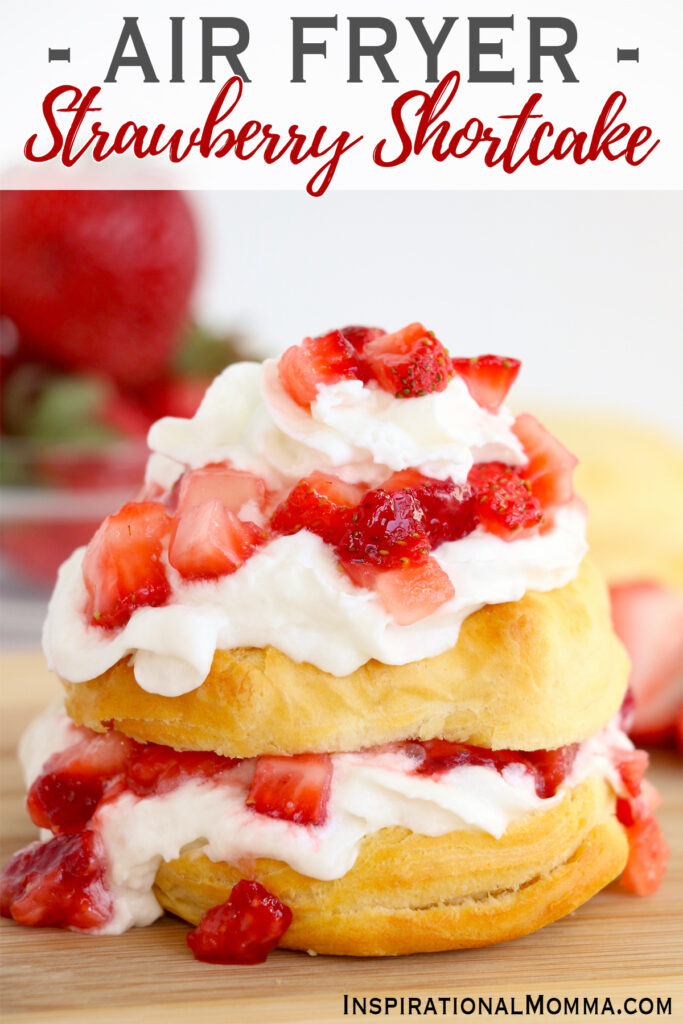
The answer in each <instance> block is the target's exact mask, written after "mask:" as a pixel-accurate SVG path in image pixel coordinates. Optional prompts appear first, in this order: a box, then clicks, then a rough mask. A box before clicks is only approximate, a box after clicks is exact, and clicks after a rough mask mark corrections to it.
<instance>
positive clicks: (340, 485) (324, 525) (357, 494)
mask: <svg viewBox="0 0 683 1024" xmlns="http://www.w3.org/2000/svg"><path fill="white" fill-rule="evenodd" d="M362 496H363V488H362V487H357V486H356V485H355V484H347V483H344V482H343V481H342V480H339V479H337V477H334V476H328V475H326V474H324V473H312V474H311V476H308V477H306V478H305V479H303V480H300V481H299V483H298V484H297V485H296V487H294V488H293V489H292V490H291V491H290V492H289V494H288V495H287V497H286V498H285V500H284V501H283V502H281V503H280V504H279V505H278V507H277V508H276V509H275V512H274V513H273V516H272V519H271V526H272V528H273V529H274V530H275V531H276V532H277V533H283V534H291V533H298V531H299V530H303V529H306V530H310V531H311V533H316V534H317V535H318V536H319V537H322V539H323V540H324V541H326V542H327V543H328V544H336V543H338V541H339V540H340V539H341V536H342V534H343V532H344V530H345V529H346V524H347V520H348V513H349V510H350V509H351V508H354V507H355V506H356V505H357V504H358V502H359V501H360V500H361V498H362Z"/></svg>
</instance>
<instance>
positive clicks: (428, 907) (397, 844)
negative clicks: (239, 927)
mask: <svg viewBox="0 0 683 1024" xmlns="http://www.w3.org/2000/svg"><path fill="white" fill-rule="evenodd" d="M612 806H613V797H612V795H611V793H610V791H609V789H608V787H607V786H606V785H605V783H603V782H598V781H597V780H590V781H587V782H584V783H582V784H581V785H580V786H578V787H576V789H575V790H573V791H571V792H570V793H569V794H567V796H566V797H565V798H564V799H563V800H561V801H560V802H558V803H557V804H556V805H555V806H553V807H552V808H550V809H549V810H547V811H542V812H537V813H535V814H533V815H530V816H528V817H527V818H526V819H523V820H522V821H520V822H517V823H515V824H513V825H512V826H511V827H510V828H508V830H507V831H506V832H505V834H504V835H503V836H502V837H501V838H500V839H498V840H497V839H494V838H493V837H492V836H489V835H487V834H485V833H481V832H451V833H448V834H446V835H443V836H436V837H429V836H422V835H417V834H415V833H413V832H410V831H408V830H407V829H403V828H386V829H382V830H381V831H380V832H377V833H375V834H374V835H370V836H367V837H366V838H365V839H364V840H363V843H362V845H361V849H360V851H359V855H358V858H357V860H356V862H355V864H354V866H353V867H352V869H351V870H350V871H349V872H347V874H346V875H344V876H343V877H342V878H339V879H333V880H332V881H320V880H318V879H313V878H308V877H306V876H303V875H300V874H298V873H297V872H295V871H293V870H292V869H291V868H289V867H288V866H287V865H286V864H284V863H282V862H279V861H273V860H265V859H260V860H255V861H253V862H252V863H251V864H246V863H242V864H241V865H240V867H239V868H237V867H235V866H232V865H229V864H225V863H214V862H213V861H211V860H209V859H208V858H207V857H206V856H205V855H203V854H202V853H201V850H191V851H188V852H186V853H184V854H183V855H182V856H181V857H179V858H177V859H176V860H174V861H172V862H170V863H163V864H162V865H161V867H160V868H159V871H158V873H157V877H156V884H155V893H156V896H157V899H158V900H159V902H160V903H161V905H162V906H163V907H164V908H165V909H166V910H169V911H171V912H172V913H174V914H177V915H178V916H179V917H182V918H184V919H185V920H187V921H189V922H191V923H193V924H196V923H197V922H198V921H199V918H200V916H201V914H202V913H203V911H205V910H207V909H208V908H209V907H212V906H216V905H217V904H220V903H223V902H225V900H227V899H228V897H229V895H230V892H231V890H232V887H233V886H234V885H235V884H236V883H237V882H238V881H239V880H240V879H241V878H253V879H256V880H257V881H259V882H261V883H262V884H263V885H265V886H266V888H267V889H269V890H270V891H271V892H273V893H274V894H275V895H276V896H277V897H278V898H279V899H280V900H282V901H283V902H284V903H286V904H287V905H288V906H289V907H290V908H291V910H292V913H293V920H292V924H291V925H290V928H289V930H288V931H287V933H286V934H285V936H284V937H283V940H282V942H281V946H283V947H285V948H287V949H301V950H313V951H315V952H316V953H327V954H342V955H350V956H396V955H400V954H408V953H427V952H436V951H439V950H448V949H465V948H471V947H475V946H486V945H491V944H493V943H497V942H504V941H506V940H508V939H514V938H518V937H520V936H522V935H527V934H529V933H530V932H533V931H536V930H537V929H538V928H541V927H543V926H544V925H546V924H550V923H551V922H552V921H556V920H558V918H561V917H563V916H564V915H566V914H568V913H570V912H571V911H573V910H575V909H576V908H577V907H579V906H581V904H583V903H585V902H586V901H587V900H588V899H590V897H591V896H593V895H595V893H597V892H598V891H599V890H600V889H602V888H604V886H606V885H607V884H608V883H609V882H611V881H612V880H613V879H614V878H616V877H617V875H619V874H620V872H621V871H622V870H623V868H624V866H625V863H626V859H627V854H628V848H627V841H626V837H625V834H624V830H623V828H622V827H621V825H620V824H619V823H618V822H617V820H616V819H615V818H614V816H613V812H612Z"/></svg>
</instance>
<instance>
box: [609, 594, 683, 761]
mask: <svg viewBox="0 0 683 1024" xmlns="http://www.w3.org/2000/svg"><path fill="white" fill-rule="evenodd" d="M610 597H611V602H612V621H613V623H614V629H615V630H616V632H617V635H618V636H619V637H620V639H621V640H622V641H623V643H624V645H625V647H626V649H627V651H628V653H629V657H630V658H631V675H630V677H629V687H630V689H631V691H632V692H633V698H634V702H635V715H634V720H633V724H632V728H631V729H630V730H629V731H630V732H631V735H632V736H633V737H634V738H637V739H638V741H639V742H648V743H651V742H653V741H655V740H657V741H659V742H663V741H666V740H667V739H669V738H670V737H671V735H672V733H673V731H674V727H675V722H676V715H677V714H678V712H679V708H680V707H681V704H682V703H683V597H681V595H680V594H678V593H677V592H676V591H674V590H670V589H668V588H667V587H662V586H660V585H659V584H657V583H633V584H620V585H618V586H614V587H611V588H610Z"/></svg>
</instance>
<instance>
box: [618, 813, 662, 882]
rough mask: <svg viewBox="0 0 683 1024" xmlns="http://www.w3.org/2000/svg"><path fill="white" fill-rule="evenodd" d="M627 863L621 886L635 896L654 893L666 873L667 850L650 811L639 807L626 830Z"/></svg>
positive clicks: (660, 831)
mask: <svg viewBox="0 0 683 1024" xmlns="http://www.w3.org/2000/svg"><path fill="white" fill-rule="evenodd" d="M626 836H627V839H628V848H629V852H628V861H627V863H626V867H625V869H624V873H623V875H622V876H621V884H622V885H623V886H624V888H625V889H628V890H630V892H634V893H636V894H637V895H638V896H650V895H652V893H655V892H657V889H659V886H660V884H661V881H662V878H663V877H664V872H665V871H666V865H667V861H668V859H669V847H668V844H667V842H666V840H665V838H664V836H663V835H662V830H661V829H660V827H659V825H658V823H657V819H656V818H655V816H654V814H653V813H652V811H650V810H649V808H643V807H639V808H638V809H637V811H636V813H635V820H634V821H633V823H632V824H630V825H627V826H626Z"/></svg>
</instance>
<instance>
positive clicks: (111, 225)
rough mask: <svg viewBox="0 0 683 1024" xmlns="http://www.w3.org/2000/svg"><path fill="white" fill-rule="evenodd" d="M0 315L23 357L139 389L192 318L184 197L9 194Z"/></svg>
mask: <svg viewBox="0 0 683 1024" xmlns="http://www.w3.org/2000/svg"><path fill="white" fill-rule="evenodd" d="M0 234H2V250H1V252H2V256H1V263H0V268H1V271H2V273H1V284H0V306H1V308H2V312H3V313H4V315H5V316H8V317H9V318H10V319H11V320H13V321H14V323H15V324H16V326H17V327H18V329H19V333H20V335H21V337H22V343H24V344H25V346H26V347H27V349H28V350H29V351H30V352H32V353H33V355H34V356H38V357H40V358H41V359H44V360H48V361H49V362H50V363H54V364H56V365H57V366H61V367H64V368H65V369H70V370H76V369H97V370H99V371H100V372H102V373H105V374H107V375H109V376H111V377H113V378H114V379H115V380H117V381H118V382H119V383H120V384H125V385H139V384H143V383H145V382H146V381H149V380H151V379H152V378H153V377H154V376H155V375H156V374H158V373H159V372H160V371H161V370H162V369H163V368H164V367H165V366H167V364H168V362H169V360H170V356H171V354H172V352H173V350H174V348H175V346H176V343H177V342H178V340H179V338H180V332H181V328H182V327H183V326H184V324H185V322H186V321H187V319H188V315H189V302H190V297H191V293H192V288H193V285H194V281H195V276H196V271H197V256H198V244H197V232H196V228H195V223H194V220H193V217H192V213H191V211H190V208H189V206H188V204H187V202H186V201H185V199H184V198H183V196H182V195H181V194H180V193H178V192H170V191H169V192H166V191H164V192H157V191H140V192H130V191H117V192H95V191H93V192H84V191H68V192H48V191H44V192H43V191H37V192H5V193H4V195H3V197H2V203H1V205H0Z"/></svg>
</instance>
